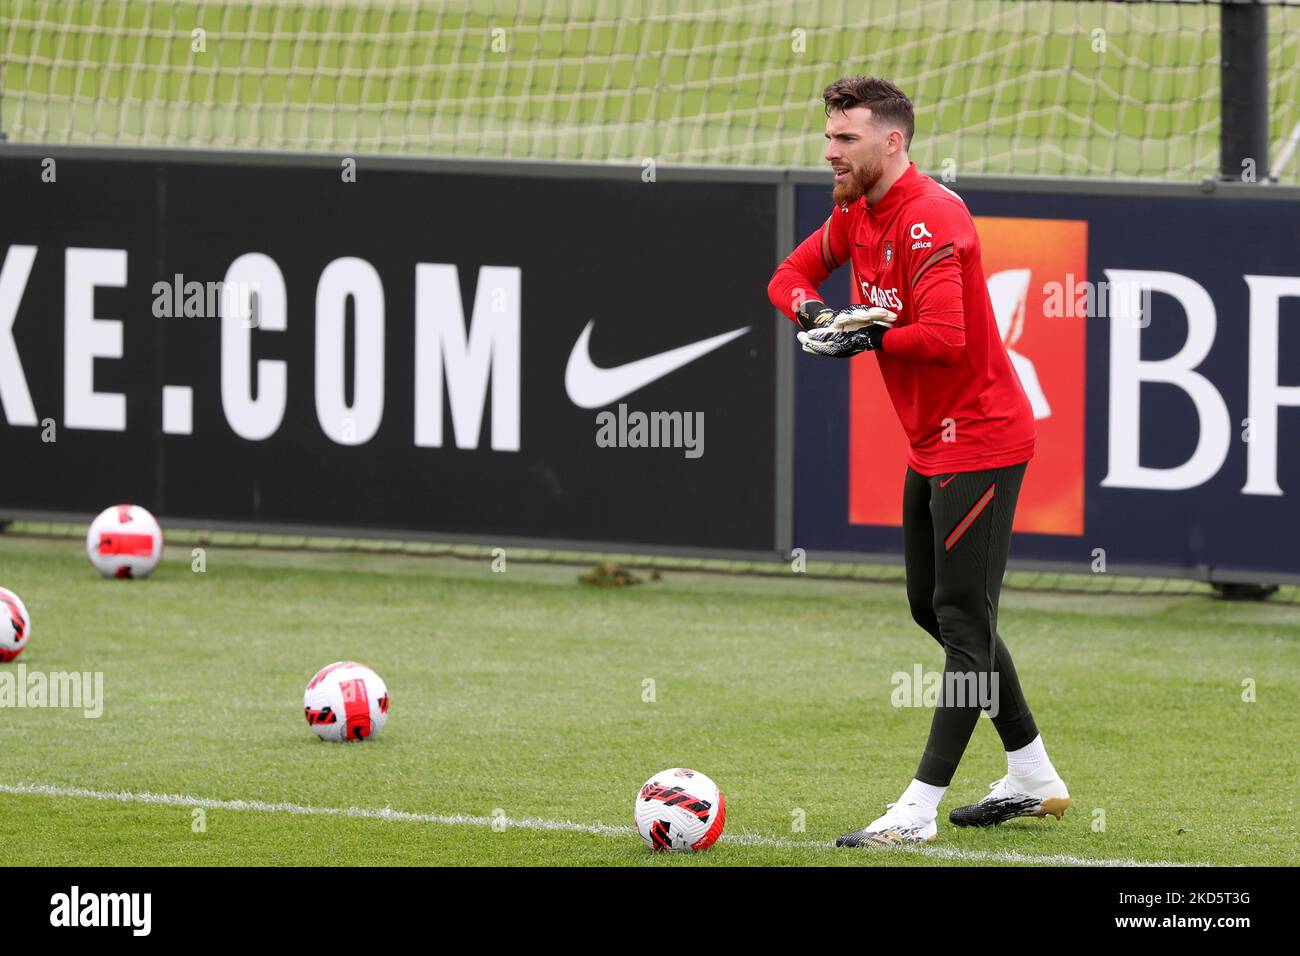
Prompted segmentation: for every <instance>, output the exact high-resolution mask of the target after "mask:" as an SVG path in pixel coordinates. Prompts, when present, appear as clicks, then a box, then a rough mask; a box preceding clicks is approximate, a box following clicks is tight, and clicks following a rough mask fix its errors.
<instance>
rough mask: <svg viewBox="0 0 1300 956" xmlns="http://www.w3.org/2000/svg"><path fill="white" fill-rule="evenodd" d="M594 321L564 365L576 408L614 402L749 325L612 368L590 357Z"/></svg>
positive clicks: (740, 331) (565, 382)
mask: <svg viewBox="0 0 1300 956" xmlns="http://www.w3.org/2000/svg"><path fill="white" fill-rule="evenodd" d="M595 325H596V320H595V319H592V320H591V321H590V322H588V323H587V327H586V328H585V329H583V330H582V334H581V335H579V336H578V341H577V342H575V343H574V345H573V351H572V352H570V353H569V364H568V365H567V366H566V367H565V369H564V389H565V391H566V392H568V393H569V400H570V401H571V402H573V404H575V405H577V406H578V407H579V408H600V407H601V406H602V405H608V404H610V403H611V402H616V401H618V400H619V399H620V398H622V397H624V396H625V395H630V394H631V393H632V392H635V391H636V390H637V389H638V388H643V387H644V386H646V385H649V384H650V383H651V382H653V381H655V380H656V379H660V378H663V377H664V376H665V375H667V374H668V373H669V372H674V371H676V370H677V369H679V368H681V367H682V366H683V365H689V364H690V363H691V362H694V361H695V360H696V359H697V358H699V357H700V356H702V355H707V354H708V353H709V352H712V351H713V350H714V349H716V348H719V347H720V346H723V345H726V344H727V343H728V342H730V341H731V340H732V339H737V338H740V336H742V335H744V334H745V333H746V332H748V331H749V329H750V326H748V325H747V326H745V327H744V328H743V329H734V330H733V331H731V332H723V333H722V334H721V335H715V336H713V337H712V338H708V339H701V340H700V341H698V342H692V343H691V344H690V345H683V346H681V347H680V348H675V349H670V350H668V351H667V352H660V353H659V354H658V355H651V356H649V357H648V358H643V359H637V360H636V361H635V362H628V363H627V364H625V365H616V366H615V367H614V368H598V367H597V366H596V364H595V363H594V362H592V361H591V352H590V350H589V348H588V343H589V342H590V341H591V330H592V328H593V327H595Z"/></svg>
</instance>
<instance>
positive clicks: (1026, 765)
mask: <svg viewBox="0 0 1300 956" xmlns="http://www.w3.org/2000/svg"><path fill="white" fill-rule="evenodd" d="M1051 765H1052V761H1050V760H1048V759H1047V748H1046V747H1044V746H1043V735H1042V734H1039V735H1038V736H1037V737H1035V738H1034V739H1033V740H1031V741H1030V742H1029V743H1027V744H1025V746H1023V747H1021V748H1020V749H1019V750H1008V751H1007V773H1014V774H1016V775H1017V776H1020V777H1023V776H1027V775H1028V774H1031V773H1033V772H1034V771H1035V770H1041V769H1042V768H1043V767H1050V766H1051Z"/></svg>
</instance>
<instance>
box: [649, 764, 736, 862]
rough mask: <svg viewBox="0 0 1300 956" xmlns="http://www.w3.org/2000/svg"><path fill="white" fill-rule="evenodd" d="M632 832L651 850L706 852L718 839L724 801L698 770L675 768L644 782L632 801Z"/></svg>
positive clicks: (716, 787)
mask: <svg viewBox="0 0 1300 956" xmlns="http://www.w3.org/2000/svg"><path fill="white" fill-rule="evenodd" d="M635 816H636V828H637V832H639V833H640V834H641V839H643V840H645V842H646V846H648V847H650V849H652V850H671V851H675V852H684V853H690V852H694V851H696V850H707V849H708V848H709V847H711V846H713V844H714V842H716V841H717V839H718V837H720V836H721V835H722V827H723V825H724V824H725V823H726V821H727V801H726V798H725V797H724V796H723V795H722V791H721V790H719V789H718V785H717V784H716V783H714V782H713V781H712V780H710V779H709V778H708V777H706V776H705V775H704V774H702V773H700V772H699V771H698V770H688V769H686V768H685V767H675V768H673V769H672V770H665V771H664V772H663V773H657V774H655V775H654V776H653V777H651V778H650V779H649V780H647V781H646V782H645V786H643V787H642V788H641V792H640V793H638V794H637V798H636V811H635Z"/></svg>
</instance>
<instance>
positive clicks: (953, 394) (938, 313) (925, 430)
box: [767, 163, 1037, 475]
mask: <svg viewBox="0 0 1300 956" xmlns="http://www.w3.org/2000/svg"><path fill="white" fill-rule="evenodd" d="M845 262H849V263H850V264H851V267H852V273H853V286H854V289H855V292H856V294H855V295H854V300H855V301H861V302H864V303H866V304H868V305H878V306H883V307H884V308H887V309H889V310H891V311H893V312H896V313H898V320H897V322H895V323H894V327H893V328H892V329H890V330H889V331H888V332H886V333H885V335H884V338H883V339H882V340H881V348H880V349H879V350H877V351H876V352H875V353H874V354H875V355H876V360H877V362H878V363H879V365H880V374H881V376H882V377H883V378H884V381H885V388H886V389H887V391H888V392H889V397H890V400H891V401H892V402H893V405H894V410H895V411H896V412H897V413H898V419H899V421H900V422H901V423H902V425H903V429H904V431H906V432H907V437H908V440H909V442H910V443H911V450H910V452H909V453H908V464H909V465H910V466H911V467H912V468H913V469H914V470H916V471H917V472H919V473H921V474H922V475H938V474H948V473H950V472H955V471H980V470H983V469H986V468H1003V467H1006V466H1008V465H1015V464H1019V463H1020V462H1022V461H1028V460H1029V459H1030V458H1032V457H1033V454H1034V443H1035V441H1036V439H1037V430H1036V429H1035V427H1034V415H1033V410H1032V408H1031V407H1030V404H1029V399H1028V397H1027V396H1026V395H1025V390H1024V388H1023V387H1022V386H1021V384H1020V377H1019V376H1018V375H1016V371H1015V369H1014V368H1013V367H1012V365H1011V359H1010V357H1009V356H1008V355H1007V349H1006V346H1005V345H1004V344H1003V342H1002V336H1001V334H1000V333H999V331H998V324H997V319H996V317H995V316H994V314H993V302H992V300H991V299H990V298H989V290H988V285H987V284H986V282H985V281H984V267H983V264H982V262H981V261H980V242H979V236H978V235H976V232H975V223H974V222H973V221H972V220H971V216H970V212H969V211H967V209H966V204H965V203H964V202H962V200H961V197H959V196H958V195H957V194H956V193H954V192H952V190H950V189H948V188H947V187H945V186H942V185H940V184H939V183H937V182H935V181H934V180H933V179H931V178H930V177H929V176H925V175H922V174H921V173H920V172H919V171H918V170H917V168H916V164H915V163H912V164H911V165H909V166H908V168H907V171H906V172H905V173H903V175H902V176H900V177H899V178H898V180H897V181H896V182H895V183H894V184H893V185H892V186H891V187H890V188H889V190H888V191H887V192H886V193H885V195H884V196H883V197H881V199H880V201H879V202H877V203H876V204H875V205H874V206H868V205H867V201H866V199H865V198H863V199H860V200H858V201H857V202H856V203H854V204H853V205H851V206H840V207H838V208H837V209H835V211H834V212H832V213H831V215H830V218H828V219H827V220H826V222H825V223H824V224H823V225H822V227H821V228H820V229H818V230H817V231H816V232H814V233H813V234H812V235H810V236H809V237H808V238H807V239H805V240H804V241H803V242H801V243H800V244H799V246H798V247H797V248H796V249H795V250H794V252H792V253H791V254H790V255H789V256H788V257H787V258H786V260H785V261H784V262H782V263H781V265H780V266H779V267H778V268H777V270H776V273H775V274H774V275H773V276H772V281H771V282H770V283H768V288H767V291H768V297H769V298H770V299H771V300H772V304H773V305H774V306H776V307H777V308H778V309H780V310H781V311H782V312H783V313H784V314H785V315H786V316H787V317H788V318H790V319H791V320H793V321H796V322H797V321H798V320H797V318H796V317H795V313H796V311H797V310H798V308H799V306H800V305H802V304H803V302H804V301H805V300H807V299H818V300H820V299H821V296H820V295H818V293H817V287H818V286H820V285H821V283H822V282H824V281H825V280H826V278H827V276H829V275H830V274H831V273H832V272H834V271H835V270H836V269H838V268H839V267H840V266H841V265H843V264H844V263H845Z"/></svg>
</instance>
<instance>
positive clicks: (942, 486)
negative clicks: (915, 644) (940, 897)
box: [903, 462, 1038, 787]
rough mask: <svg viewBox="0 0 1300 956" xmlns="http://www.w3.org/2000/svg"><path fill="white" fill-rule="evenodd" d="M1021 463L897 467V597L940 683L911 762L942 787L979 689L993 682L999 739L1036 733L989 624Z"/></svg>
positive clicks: (971, 721)
mask: <svg viewBox="0 0 1300 956" xmlns="http://www.w3.org/2000/svg"><path fill="white" fill-rule="evenodd" d="M1027 464H1028V462H1022V463H1021V464H1018V465H1012V466H1010V467H1008V468H996V469H991V470H988V471H967V472H958V473H956V474H943V475H936V476H934V477H931V478H926V477H925V476H923V475H919V474H917V473H916V472H915V471H913V470H912V469H911V468H910V467H909V468H908V469H907V480H906V482H905V484H904V486H903V555H904V560H905V562H906V565H907V599H908V602H909V603H910V604H911V606H912V617H913V619H915V621H916V623H917V624H919V625H921V627H923V628H925V630H926V631H928V632H929V633H930V635H931V636H932V637H933V638H934V639H935V640H936V641H938V642H939V644H940V646H941V647H943V649H944V653H945V659H944V689H943V692H942V694H941V695H940V702H939V706H938V707H937V708H936V709H935V712H934V720H933V721H932V722H931V724H930V739H929V741H927V742H926V745H925V754H924V755H923V756H922V757H921V765H920V768H919V769H918V770H917V772H916V779H917V780H920V781H921V782H922V783H928V784H931V785H932V786H936V787H946V786H948V784H949V783H951V782H952V776H953V773H954V772H955V771H956V770H957V764H958V762H959V761H960V760H961V756H962V754H963V753H964V752H965V750H966V745H967V743H969V742H970V735H971V733H972V732H973V731H974V730H975V724H976V723H977V722H978V721H979V715H980V709H981V701H984V702H986V703H987V702H988V701H987V700H985V698H984V693H985V692H988V693H989V694H991V693H992V692H993V690H994V689H995V688H996V700H997V707H996V712H994V708H992V707H990V708H989V710H990V714H989V716H990V717H991V718H992V719H993V725H994V726H995V727H996V728H997V731H998V734H999V736H1001V738H1002V746H1003V749H1005V750H1018V749H1020V748H1021V747H1024V746H1026V745H1027V744H1029V743H1030V742H1031V741H1032V740H1033V739H1034V738H1035V737H1037V736H1038V728H1037V727H1036V726H1035V725H1034V718H1033V715H1032V714H1031V713H1030V712H1029V705H1028V704H1026V703H1025V697H1024V694H1022V693H1021V691H1020V681H1019V680H1018V679H1017V677H1016V668H1015V665H1014V664H1012V662H1011V653H1010V651H1008V650H1007V646H1006V645H1005V644H1004V643H1002V638H1001V637H999V636H998V630H997V623H998V596H999V594H1000V593H1001V591H1002V575H1003V572H1004V571H1005V570H1006V566H1007V553H1008V551H1009V550H1010V548H1011V520H1012V517H1013V516H1014V515H1015V511H1016V498H1017V496H1018V495H1019V493H1020V483H1021V480H1022V479H1023V478H1024V475H1025V468H1026V465H1027ZM950 675H956V679H954V678H953V677H950ZM980 675H983V676H980ZM991 675H996V676H995V677H993V676H991ZM994 680H996V684H995V683H994ZM968 691H978V693H969V692H968Z"/></svg>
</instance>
